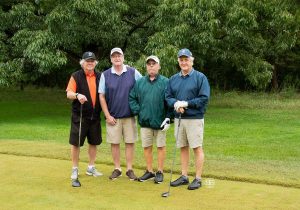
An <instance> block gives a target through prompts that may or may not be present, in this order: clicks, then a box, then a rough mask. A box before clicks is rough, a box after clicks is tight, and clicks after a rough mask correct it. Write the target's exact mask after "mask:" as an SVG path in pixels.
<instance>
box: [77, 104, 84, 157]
mask: <svg viewBox="0 0 300 210" xmlns="http://www.w3.org/2000/svg"><path fill="white" fill-rule="evenodd" d="M82 107H83V104H80V119H79V132H78V133H79V135H78V147H79V150H80V138H81V123H82ZM78 159H79V157H78Z"/></svg>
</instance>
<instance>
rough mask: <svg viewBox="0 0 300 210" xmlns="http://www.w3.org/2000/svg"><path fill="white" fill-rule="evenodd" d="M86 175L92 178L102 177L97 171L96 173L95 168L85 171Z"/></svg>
mask: <svg viewBox="0 0 300 210" xmlns="http://www.w3.org/2000/svg"><path fill="white" fill-rule="evenodd" d="M85 173H86V175H89V176H94V177H97V176H102V175H103V174H102V173H101V172H99V171H97V169H96V168H95V167H92V168H89V167H88V168H87V169H86V172H85Z"/></svg>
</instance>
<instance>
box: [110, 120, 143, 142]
mask: <svg viewBox="0 0 300 210" xmlns="http://www.w3.org/2000/svg"><path fill="white" fill-rule="evenodd" d="M116 121H117V123H116V124H115V125H110V124H108V123H106V141H107V142H108V143H110V144H120V143H121V141H122V140H123V139H124V142H125V143H134V142H136V141H137V140H138V138H137V128H136V121H135V118H134V117H128V118H120V119H116Z"/></svg>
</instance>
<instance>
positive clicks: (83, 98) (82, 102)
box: [77, 94, 87, 104]
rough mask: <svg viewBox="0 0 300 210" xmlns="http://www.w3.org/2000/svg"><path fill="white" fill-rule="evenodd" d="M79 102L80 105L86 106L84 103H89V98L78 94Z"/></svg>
mask: <svg viewBox="0 0 300 210" xmlns="http://www.w3.org/2000/svg"><path fill="white" fill-rule="evenodd" d="M77 100H78V101H79V103H81V104H84V102H86V101H87V98H86V97H85V95H82V94H78V95H77Z"/></svg>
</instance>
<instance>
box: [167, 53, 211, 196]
mask: <svg viewBox="0 0 300 210" xmlns="http://www.w3.org/2000/svg"><path fill="white" fill-rule="evenodd" d="M177 57H178V63H179V66H180V68H181V71H180V72H179V73H177V74H175V75H173V76H172V77H171V78H170V80H169V84H168V86H167V90H166V94H165V96H166V101H167V104H168V106H169V107H174V110H175V136H177V135H176V132H177V126H178V121H179V119H178V118H179V115H181V119H182V120H181V124H180V127H179V133H178V139H177V147H178V148H180V152H181V170H182V171H181V173H182V176H180V177H179V178H178V179H177V180H175V181H173V182H171V186H173V187H177V186H180V185H187V184H189V179H188V163H189V148H192V149H193V151H194V156H195V166H196V173H195V178H194V180H193V181H192V183H190V184H189V186H188V189H189V190H195V189H198V188H199V187H201V174H202V169H203V163H204V152H203V148H202V144H203V132H204V113H205V110H206V106H207V103H208V99H209V95H210V87H209V83H208V80H207V78H206V76H205V75H204V74H203V73H201V72H199V71H197V70H195V69H194V68H193V61H194V57H193V56H192V53H191V51H190V50H189V49H186V48H185V49H181V50H180V51H179V52H178V56H177Z"/></svg>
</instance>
